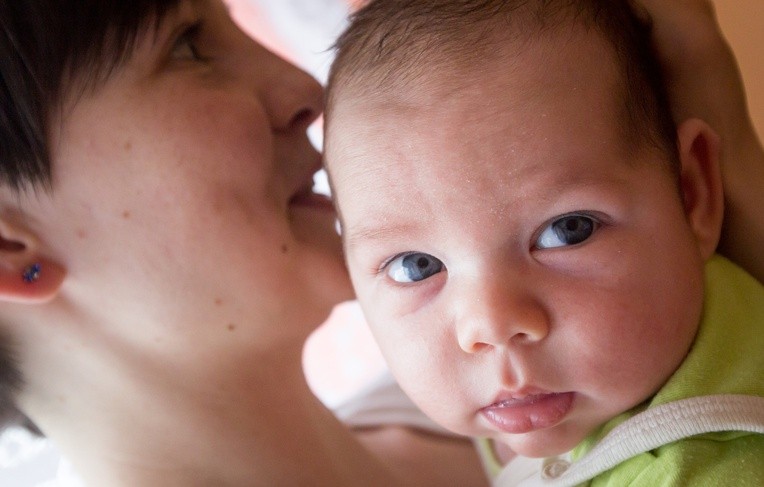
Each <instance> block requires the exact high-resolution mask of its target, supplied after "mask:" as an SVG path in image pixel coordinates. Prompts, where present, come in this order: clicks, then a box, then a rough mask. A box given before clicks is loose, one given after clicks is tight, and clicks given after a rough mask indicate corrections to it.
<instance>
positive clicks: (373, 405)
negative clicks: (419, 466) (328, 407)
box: [334, 372, 458, 436]
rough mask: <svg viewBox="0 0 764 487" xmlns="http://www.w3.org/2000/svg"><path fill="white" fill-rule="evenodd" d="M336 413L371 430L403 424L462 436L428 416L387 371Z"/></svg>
mask: <svg viewBox="0 0 764 487" xmlns="http://www.w3.org/2000/svg"><path fill="white" fill-rule="evenodd" d="M334 414H335V415H336V416H337V417H338V418H339V419H340V421H342V422H343V423H345V424H347V425H348V426H353V427H370V426H379V425H386V424H399V425H403V426H409V427H412V428H418V429H422V430H425V431H429V432H432V433H437V434H441V435H447V436H458V435H456V434H454V433H451V432H449V431H448V430H447V429H445V428H443V427H441V426H439V425H438V424H436V423H435V422H433V421H432V420H431V419H430V418H428V417H427V416H425V415H424V413H422V411H420V410H419V408H418V407H417V406H416V405H414V403H413V402H411V399H409V398H408V396H407V395H406V394H405V393H404V392H403V391H402V390H401V388H400V387H399V386H398V383H397V382H396V381H395V379H394V378H393V376H392V375H391V374H390V373H389V372H385V373H383V374H382V375H380V376H379V377H377V379H376V380H375V381H374V382H372V383H370V384H369V385H368V386H367V387H366V388H364V389H362V390H361V391H359V392H358V393H357V394H356V395H355V396H353V397H351V398H350V399H348V400H347V401H345V402H344V403H342V404H339V405H338V406H336V407H335V408H334Z"/></svg>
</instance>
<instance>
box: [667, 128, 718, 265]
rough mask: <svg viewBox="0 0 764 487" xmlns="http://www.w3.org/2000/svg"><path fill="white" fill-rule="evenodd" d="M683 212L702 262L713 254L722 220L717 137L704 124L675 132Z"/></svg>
mask: <svg viewBox="0 0 764 487" xmlns="http://www.w3.org/2000/svg"><path fill="white" fill-rule="evenodd" d="M677 139H678V144H679V159H680V163H681V172H680V189H681V191H682V199H683V202H684V210H685V214H686V216H687V220H688V222H689V223H690V227H691V228H692V231H693V233H694V234H695V238H696V240H697V242H698V247H699V250H700V253H701V255H702V256H703V258H704V259H708V258H709V257H711V256H712V255H713V253H714V252H715V251H716V247H717V245H718V244H719V238H720V235H721V228H722V221H723V219H724V190H723V187H722V177H721V168H720V167H719V162H720V158H719V151H720V147H721V142H720V139H719V136H718V135H716V133H715V132H714V131H713V130H712V129H711V127H709V126H708V124H706V123H705V122H703V121H702V120H699V119H689V120H686V121H685V122H683V123H682V124H681V125H680V126H679V127H678V129H677Z"/></svg>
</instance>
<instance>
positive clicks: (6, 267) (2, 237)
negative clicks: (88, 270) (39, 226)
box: [0, 221, 66, 304]
mask: <svg viewBox="0 0 764 487" xmlns="http://www.w3.org/2000/svg"><path fill="white" fill-rule="evenodd" d="M64 277H66V271H65V269H64V267H63V266H62V265H60V264H59V263H57V262H55V261H54V260H52V259H50V258H48V257H46V256H44V255H41V254H40V252H39V250H38V245H37V240H36V239H35V238H34V236H33V235H31V234H29V233H27V232H24V231H23V230H19V229H17V228H14V227H13V226H12V225H9V224H8V223H7V222H5V221H0V302H12V303H27V304H35V303H45V302H48V301H50V300H51V299H53V298H54V297H55V296H56V294H57V293H58V291H59V289H60V288H61V284H62V283H63V282H64Z"/></svg>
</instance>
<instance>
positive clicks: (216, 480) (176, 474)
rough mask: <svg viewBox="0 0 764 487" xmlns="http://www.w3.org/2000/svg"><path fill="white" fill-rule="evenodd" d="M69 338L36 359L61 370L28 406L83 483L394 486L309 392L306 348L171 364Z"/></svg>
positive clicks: (33, 389) (33, 388) (35, 388)
mask: <svg viewBox="0 0 764 487" xmlns="http://www.w3.org/2000/svg"><path fill="white" fill-rule="evenodd" d="M47 345H48V347H49V346H50V342H48V344H47ZM100 345H104V344H100ZM72 346H73V347H74V348H77V350H71V349H70V350H68V351H67V352H66V353H63V352H59V353H55V352H54V353H52V354H51V353H49V354H47V356H46V357H45V359H44V360H43V357H41V356H38V357H35V358H33V359H32V360H33V361H34V363H36V364H38V365H44V367H45V368H47V369H48V370H53V371H57V374H56V375H48V376H44V378H46V379H48V380H42V381H39V382H36V383H35V382H33V383H31V384H30V387H29V388H28V390H27V391H25V393H24V396H23V398H22V401H23V402H22V407H23V408H24V409H25V411H26V412H27V413H28V414H29V415H30V417H32V419H33V420H34V421H35V422H37V423H38V425H39V426H40V427H41V429H43V431H44V432H45V433H46V434H48V435H49V436H50V437H51V438H52V439H53V440H54V441H55V442H56V443H57V445H58V446H59V448H60V449H61V450H62V452H63V454H64V456H66V457H67V458H68V459H69V460H70V461H71V462H72V463H73V465H74V467H75V470H77V471H78V472H79V473H80V474H81V475H82V477H83V478H84V480H85V481H86V483H87V485H109V486H111V485H116V486H121V485H124V486H136V485H140V486H143V485H162V486H173V485H179V486H181V485H182V486H194V485H215V486H223V485H232V486H238V485H247V486H249V485H264V486H265V485H267V486H272V485H316V486H320V485H327V486H342V485H374V484H373V482H379V485H386V486H387V485H394V484H395V481H394V480H393V479H391V478H390V477H389V476H388V475H389V474H388V472H387V471H386V470H385V469H384V468H383V467H382V466H381V465H380V464H379V463H378V462H377V461H376V460H375V459H374V458H373V457H372V456H371V455H370V454H369V453H368V452H366V451H365V450H364V449H363V448H362V447H361V445H360V444H359V443H358V442H357V441H356V440H355V438H354V437H353V436H352V434H351V433H350V432H349V431H348V430H347V429H345V428H344V427H343V426H342V425H341V424H340V423H339V422H338V421H337V420H336V419H335V418H334V417H333V415H332V414H331V412H330V411H328V410H327V409H326V408H325V407H324V406H323V405H322V404H321V403H320V401H319V400H318V399H316V397H315V396H314V395H313V394H312V393H311V391H310V389H309V387H308V385H307V383H306V381H305V378H304V375H303V372H302V370H301V360H300V359H301V347H298V346H294V347H292V348H290V349H288V350H285V349H284V348H281V349H280V350H277V351H276V350H269V351H261V352H260V353H256V352H253V353H251V354H248V355H247V356H243V355H242V356H239V357H227V356H219V358H218V359H217V360H216V361H215V362H214V363H204V364H198V366H197V367H194V366H192V365H189V364H187V363H182V364H181V365H178V364H175V365H176V366H175V367H174V366H173V364H172V358H171V357H151V356H138V355H133V354H129V353H124V350H122V351H120V350H116V349H115V350H112V351H111V353H109V350H108V349H107V348H102V347H101V348H99V347H95V348H94V347H82V348H80V347H77V346H76V345H72ZM46 348H47V347H46ZM47 350H48V351H50V348H47ZM206 360H212V359H211V358H210V357H207V358H206ZM43 362H44V363H43ZM61 374H66V377H63V376H62V375H61ZM54 377H57V378H58V379H57V380H54ZM65 379H68V380H65ZM62 384H67V386H66V387H64V386H63V385H62Z"/></svg>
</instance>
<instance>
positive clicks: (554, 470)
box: [541, 460, 570, 479]
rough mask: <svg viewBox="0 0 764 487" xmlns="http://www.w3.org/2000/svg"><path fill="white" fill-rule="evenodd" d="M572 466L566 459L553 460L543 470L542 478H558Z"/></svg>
mask: <svg viewBox="0 0 764 487" xmlns="http://www.w3.org/2000/svg"><path fill="white" fill-rule="evenodd" d="M569 468H570V462H568V461H566V460H553V461H551V462H549V463H547V464H546V465H544V468H543V469H542V470H541V478H543V479H556V478H558V477H559V476H561V475H562V474H564V473H565V472H567V470H568V469H569Z"/></svg>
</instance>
